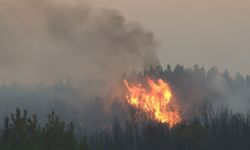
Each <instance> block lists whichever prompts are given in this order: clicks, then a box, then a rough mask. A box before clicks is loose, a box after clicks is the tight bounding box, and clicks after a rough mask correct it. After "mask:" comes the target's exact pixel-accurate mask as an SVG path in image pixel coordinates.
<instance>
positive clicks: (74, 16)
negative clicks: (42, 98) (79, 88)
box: [0, 0, 159, 84]
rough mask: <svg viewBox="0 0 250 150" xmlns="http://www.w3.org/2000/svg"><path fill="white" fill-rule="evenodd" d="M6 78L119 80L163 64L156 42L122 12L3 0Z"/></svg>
mask: <svg viewBox="0 0 250 150" xmlns="http://www.w3.org/2000/svg"><path fill="white" fill-rule="evenodd" d="M0 22H1V24H0V71H1V75H0V81H2V82H6V81H9V82H12V81H16V82H18V83H25V84H32V83H37V82H41V81H43V82H46V83H51V82H52V83H53V82H54V81H56V80H59V79H67V78H71V79H72V80H73V81H75V82H76V83H78V82H79V81H80V80H83V79H86V78H88V79H114V78H118V77H119V76H120V75H121V74H122V73H124V72H130V71H132V70H137V69H141V68H143V67H145V66H147V65H149V64H150V65H157V64H159V62H158V59H157V57H156V54H155V52H154V50H155V48H156V41H155V39H154V36H153V34H152V33H150V32H148V31H146V30H145V29H144V28H143V27H142V26H141V25H140V24H138V23H133V22H128V21H127V20H126V19H125V18H124V17H123V16H122V15H121V14H120V13H119V12H118V11H115V10H110V9H104V10H94V9H93V8H92V7H91V6H89V5H87V4H86V3H83V2H78V1H71V2H61V1H56V0H53V1H49V0H43V1H36V0H23V1H17V0H2V1H1V2H0Z"/></svg>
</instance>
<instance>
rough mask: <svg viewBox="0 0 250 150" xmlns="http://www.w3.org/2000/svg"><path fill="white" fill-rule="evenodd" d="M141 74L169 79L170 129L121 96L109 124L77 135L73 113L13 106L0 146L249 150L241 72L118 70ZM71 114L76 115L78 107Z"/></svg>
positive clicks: (248, 96) (248, 93)
mask: <svg viewBox="0 0 250 150" xmlns="http://www.w3.org/2000/svg"><path fill="white" fill-rule="evenodd" d="M147 76H150V77H151V78H155V79H158V78H161V79H163V80H166V81H168V82H169V83H170V84H171V86H172V89H173V91H174V93H175V96H176V99H178V100H179V103H180V107H181V108H182V109H181V110H183V112H180V113H181V114H182V117H183V120H182V122H180V123H178V124H177V125H175V126H174V127H172V128H170V127H169V126H167V125H166V124H161V123H158V122H156V121H153V120H150V119H148V118H147V117H145V116H144V114H143V112H137V111H139V110H135V109H134V108H132V107H130V106H128V105H126V104H124V103H123V101H122V100H121V101H119V100H115V101H114V102H113V105H112V115H111V116H112V119H111V120H112V121H110V122H109V125H108V126H107V127H106V128H103V129H102V130H101V131H97V132H94V133H92V134H83V133H82V132H80V131H81V129H79V128H80V127H79V125H78V123H77V122H76V121H75V120H76V119H79V118H74V117H69V118H67V117H66V118H64V117H63V116H64V115H62V114H60V111H57V112H56V113H54V112H51V113H49V112H47V113H48V115H47V117H46V118H47V119H46V120H45V121H39V118H38V117H37V116H36V115H30V114H29V113H28V112H27V111H26V110H20V109H16V111H15V112H14V113H12V114H10V115H7V117H5V118H2V119H4V123H3V125H2V126H1V129H0V149H4V150H45V149H46V150H106V149H108V150H155V149H156V150H196V149H197V150H201V149H203V150H223V149H225V150H235V149H239V150H249V148H250V113H248V111H247V110H248V107H249V102H250V77H249V76H247V77H243V76H242V75H241V74H240V73H237V74H236V75H235V76H231V75H230V74H229V73H228V71H225V72H223V73H221V72H219V71H218V70H217V69H216V68H212V69H210V70H208V71H205V69H204V68H202V67H199V66H197V65H196V66H194V68H192V69H190V68H188V69H186V68H184V67H183V66H181V65H176V67H175V68H174V69H171V67H170V66H168V67H167V68H166V69H162V68H161V67H156V68H155V67H149V68H147V69H145V70H144V71H143V72H141V73H134V74H133V75H130V76H128V75H124V78H127V79H129V80H131V81H133V80H140V79H141V80H143V79H144V78H145V77H147ZM218 83H220V84H219V85H220V86H221V87H220V88H218ZM57 86H59V88H60V90H62V91H64V93H65V91H67V90H72V89H71V88H70V87H68V86H69V85H67V84H62V83H61V84H60V85H57ZM6 88H7V87H5V90H6ZM57 88H58V87H57ZM2 90H3V87H2ZM44 97H46V96H44ZM2 99H3V98H2ZM97 99H98V102H97V103H92V105H93V106H91V107H93V108H95V105H97V106H96V107H97V108H98V110H96V111H100V110H102V109H103V108H101V106H100V103H102V102H100V101H102V98H97ZM56 101H57V102H58V100H56ZM227 103H228V104H227ZM230 103H232V104H235V103H243V104H244V107H239V108H234V107H232V106H231V105H230ZM124 106H125V107H124ZM185 106H187V107H185ZM60 107H62V108H61V109H57V110H66V107H67V106H64V104H63V103H62V104H60ZM239 110H241V111H239ZM32 111H34V110H32ZM29 112H31V111H30V110H29ZM73 113H74V115H75V116H77V113H79V112H77V111H74V112H73ZM85 113H86V112H85ZM57 114H58V115H57ZM74 115H69V116H74ZM89 115H91V114H89ZM59 116H60V117H59ZM92 117H93V118H94V117H97V116H92ZM70 119H72V121H73V122H70ZM84 121H86V122H84ZM87 123H88V122H87V120H84V119H82V124H83V126H81V127H82V128H84V124H87ZM99 123H100V122H99Z"/></svg>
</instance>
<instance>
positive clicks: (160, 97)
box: [124, 78, 181, 127]
mask: <svg viewBox="0 0 250 150" xmlns="http://www.w3.org/2000/svg"><path fill="white" fill-rule="evenodd" d="M124 84H125V86H126V88H127V89H128V94H127V101H128V103H129V104H130V105H132V106H133V107H135V108H138V109H141V110H143V111H144V112H146V114H148V115H149V116H150V115H151V117H152V118H153V119H154V120H157V121H159V122H161V123H167V124H168V125H169V126H170V127H173V126H174V125H175V124H177V123H179V122H180V121H181V117H180V114H179V112H177V111H174V110H173V107H172V106H171V105H170V101H171V99H172V96H173V94H172V91H171V88H170V86H169V85H168V84H167V82H164V81H163V80H162V79H159V80H158V81H157V82H155V81H154V80H152V79H150V78H148V79H147V83H146V84H147V86H148V87H149V88H148V89H146V88H145V87H143V86H142V84H135V85H130V84H129V83H128V81H127V80H124Z"/></svg>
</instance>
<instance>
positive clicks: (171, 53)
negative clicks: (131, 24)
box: [91, 0, 250, 74]
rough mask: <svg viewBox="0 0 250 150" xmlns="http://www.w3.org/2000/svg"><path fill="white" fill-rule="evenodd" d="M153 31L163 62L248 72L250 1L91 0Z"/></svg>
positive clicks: (249, 70) (249, 63) (249, 68)
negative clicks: (117, 11)
mask: <svg viewBox="0 0 250 150" xmlns="http://www.w3.org/2000/svg"><path fill="white" fill-rule="evenodd" d="M91 3H92V4H93V5H96V6H99V7H103V6H104V7H108V8H113V9H118V10H119V11H121V12H122V14H123V15H125V16H126V17H127V18H128V20H132V21H138V22H140V23H141V24H143V26H145V27H146V28H147V29H148V30H150V31H152V32H153V33H155V36H156V38H157V40H158V41H159V43H160V44H159V49H158V52H157V54H158V56H159V58H160V61H161V63H162V64H163V66H164V65H166V64H168V63H170V64H176V63H181V64H184V65H185V66H193V65H194V64H196V63H197V64H199V65H203V66H206V67H211V66H217V67H218V68H219V69H222V70H223V69H226V68H227V69H229V70H230V72H232V73H235V72H237V71H240V72H242V73H243V74H250V67H249V66H250V0H151V1H149V0H136V1H135V0H91Z"/></svg>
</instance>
